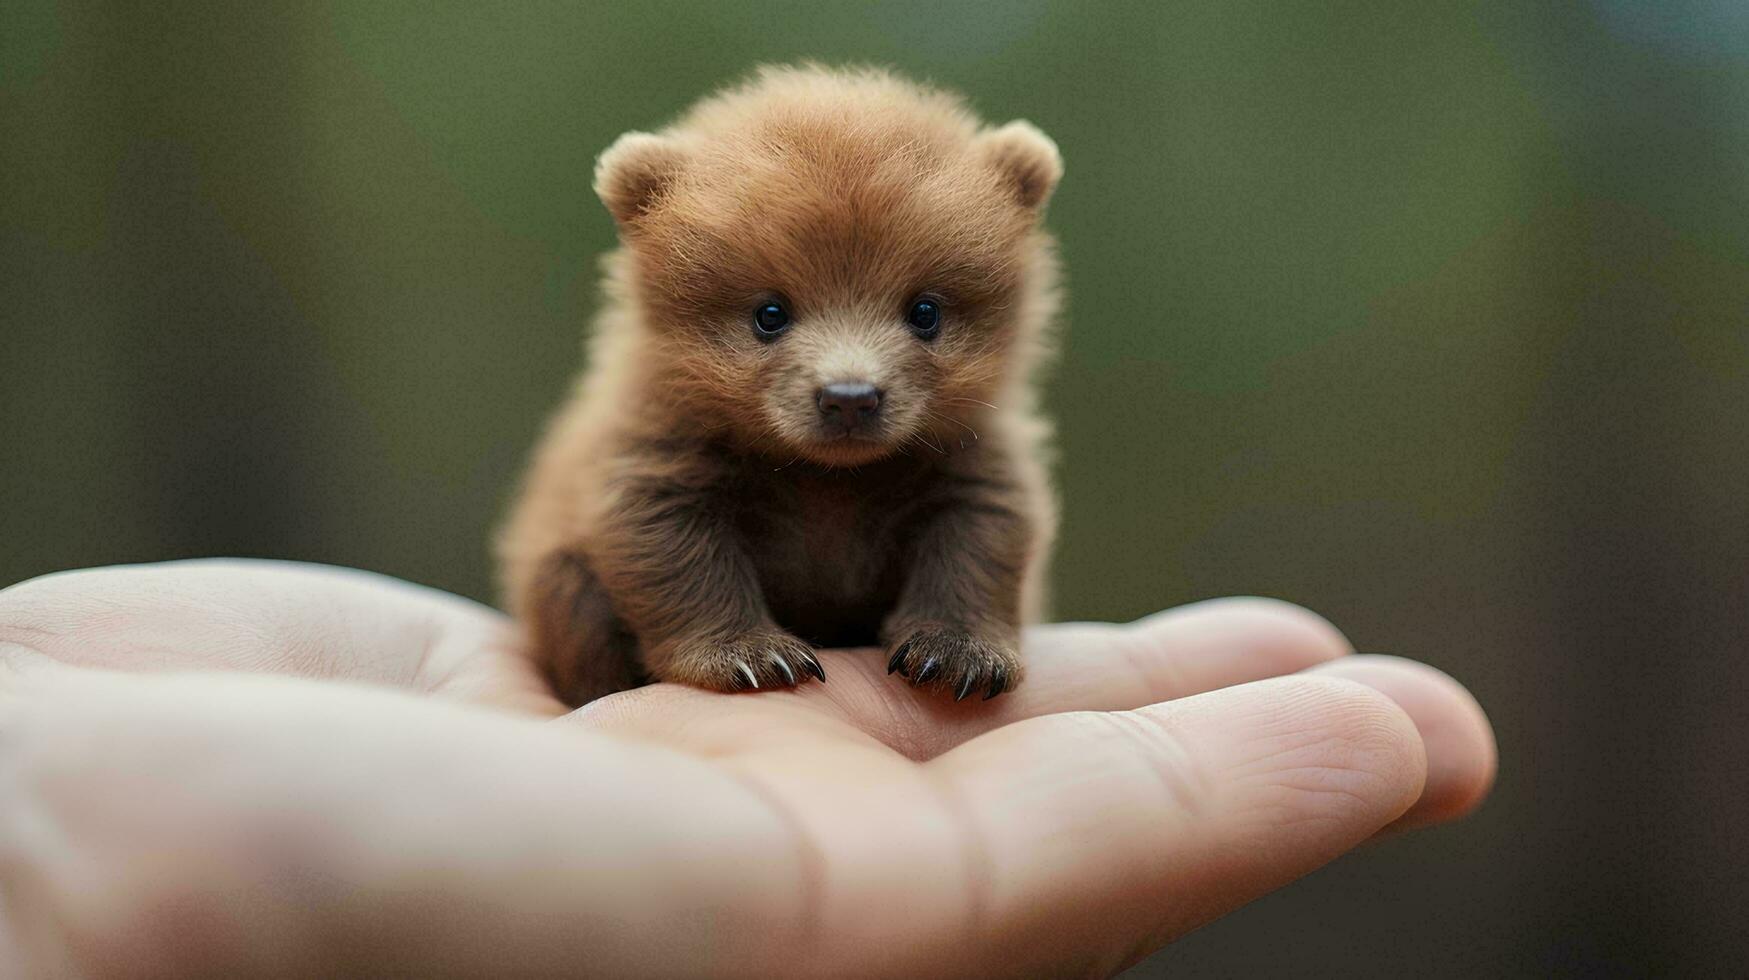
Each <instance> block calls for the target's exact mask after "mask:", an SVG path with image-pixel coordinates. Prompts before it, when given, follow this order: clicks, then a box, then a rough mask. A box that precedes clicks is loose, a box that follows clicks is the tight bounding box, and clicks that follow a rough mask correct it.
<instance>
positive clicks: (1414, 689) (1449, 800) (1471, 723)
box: [1308, 655, 1499, 827]
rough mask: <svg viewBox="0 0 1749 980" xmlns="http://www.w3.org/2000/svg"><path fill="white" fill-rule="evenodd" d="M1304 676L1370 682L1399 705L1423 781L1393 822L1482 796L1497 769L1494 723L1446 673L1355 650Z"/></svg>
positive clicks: (1416, 819)
mask: <svg viewBox="0 0 1749 980" xmlns="http://www.w3.org/2000/svg"><path fill="white" fill-rule="evenodd" d="M1308 675H1309V676H1312V675H1315V676H1321V677H1329V678H1342V679H1345V680H1349V681H1353V682H1356V683H1359V684H1363V685H1366V686H1367V687H1370V688H1373V689H1375V690H1377V691H1379V692H1381V693H1383V694H1384V695H1386V696H1387V697H1389V698H1390V699H1391V700H1392V701H1394V702H1396V703H1397V704H1398V705H1400V706H1401V707H1402V709H1403V711H1404V712H1406V713H1407V715H1408V717H1409V718H1410V719H1412V720H1413V723H1414V725H1415V729H1416V731H1417V732H1418V733H1419V735H1420V737H1421V741H1422V743H1423V744H1424V745H1425V746H1426V752H1427V784H1426V787H1425V788H1424V789H1423V791H1422V793H1421V796H1420V799H1418V800H1417V801H1416V802H1415V805H1414V806H1413V807H1411V808H1410V810H1409V812H1407V813H1405V814H1404V815H1403V817H1402V818H1401V819H1400V820H1399V821H1397V824H1396V825H1395V826H1398V827H1414V826H1422V825H1425V824H1433V823H1443V822H1445V821H1449V820H1455V819H1457V818H1459V817H1462V816H1464V815H1466V814H1469V813H1471V812H1473V811H1474V810H1475V809H1476V808H1477V807H1479V806H1481V804H1482V801H1483V800H1485V799H1487V796H1488V793H1489V791H1490V790H1491V789H1492V788H1493V785H1494V779H1495V777H1496V774H1497V772H1498V769H1499V750H1498V746H1497V745H1496V743H1495V740H1494V730H1493V726H1492V725H1491V724H1490V723H1489V721H1488V716H1487V714H1486V712H1484V711H1483V710H1482V706H1481V704H1480V703H1478V702H1477V701H1476V699H1475V697H1474V696H1473V695H1472V694H1471V693H1470V692H1469V690H1468V689H1466V688H1465V687H1464V686H1463V685H1462V684H1460V683H1458V682H1457V681H1456V680H1455V679H1453V678H1452V677H1451V675H1449V674H1447V673H1445V672H1444V671H1441V670H1439V669H1438V668H1435V667H1431V666H1429V665H1427V664H1423V663H1418V662H1416V661H1413V660H1406V659H1403V658H1401V657H1389V656H1378V655H1368V656H1357V657H1350V658H1347V659H1345V660H1343V661H1341V662H1339V663H1329V664H1324V665H1321V666H1319V667H1316V668H1313V669H1312V670H1311V671H1309V672H1308Z"/></svg>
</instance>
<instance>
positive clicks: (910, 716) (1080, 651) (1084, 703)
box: [797, 597, 1353, 759]
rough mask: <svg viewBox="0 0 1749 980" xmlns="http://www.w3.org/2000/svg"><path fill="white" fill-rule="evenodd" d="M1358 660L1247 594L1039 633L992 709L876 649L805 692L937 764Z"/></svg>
mask: <svg viewBox="0 0 1749 980" xmlns="http://www.w3.org/2000/svg"><path fill="white" fill-rule="evenodd" d="M1352 652H1353V647H1351V646H1350V645H1349V643H1348V640H1347V638H1346V637H1344V636H1343V635H1342V634H1341V633H1340V632H1339V631H1338V630H1337V629H1336V627H1334V626H1332V625H1331V624H1330V623H1329V621H1328V620H1326V619H1324V618H1323V617H1321V616H1319V615H1318V614H1316V613H1314V612H1311V611H1310V610H1307V609H1303V608H1301V607H1299V606H1296V605H1293V604H1292V603H1287V602H1281V601H1279V600H1275V599H1262V598H1250V597H1241V598H1228V599H1214V600H1209V601H1206V602H1197V603H1192V604H1190V605H1187V606H1181V607H1179V608H1177V609H1171V610H1168V611H1166V612H1162V613H1156V614H1154V615H1152V616H1149V617H1147V618H1145V619H1142V620H1139V621H1137V622H1134V623H1130V624H1127V625H1111V624H1105V623H1065V624H1061V625H1055V626H1040V627H1036V628H1034V629H1031V630H1029V631H1028V632H1027V635H1026V644H1025V649H1024V651H1023V655H1024V658H1025V661H1026V665H1027V679H1026V682H1025V683H1024V684H1022V685H1021V686H1020V687H1019V688H1018V689H1017V690H1015V691H1014V692H1013V693H1011V694H1006V695H1004V696H1002V697H999V698H996V699H994V700H990V701H965V702H955V701H952V700H949V699H946V698H935V697H928V696H925V695H919V694H918V693H916V692H915V691H913V690H911V689H910V688H909V687H908V686H907V685H903V684H901V683H899V682H898V680H897V679H896V678H890V677H887V676H886V673H885V667H884V666H883V663H884V661H883V660H882V658H881V656H880V655H879V654H878V653H874V652H868V653H860V652H859V653H858V655H857V656H855V657H854V658H852V657H846V656H842V655H840V656H836V657H834V658H833V659H831V660H828V661H827V663H828V664H829V665H830V669H831V671H832V674H831V677H832V681H833V683H832V684H828V685H825V686H824V687H822V688H818V689H806V690H802V691H798V692H797V693H798V694H800V695H801V696H803V697H804V698H807V699H809V700H811V701H813V702H815V703H820V704H824V705H828V706H830V707H831V708H832V709H834V710H835V711H837V712H838V713H839V715H840V717H841V718H842V719H843V720H846V721H849V722H850V723H851V724H853V725H855V726H857V727H858V728H860V729H862V730H864V731H867V732H869V733H870V734H872V735H874V736H875V737H877V738H879V739H881V740H882V741H883V742H885V743H886V744H888V745H890V746H892V747H893V748H895V749H897V750H898V751H900V752H902V753H904V754H905V755H907V756H909V757H911V758H913V759H928V758H932V757H934V756H936V755H939V754H940V753H942V752H945V751H947V750H948V749H950V748H952V747H953V746H955V745H958V744H959V743H961V742H963V741H965V740H966V739H968V738H972V737H974V736H976V735H980V734H982V733H984V732H987V731H990V730H992V729H996V728H1000V727H1002V726H1003V725H1007V724H1011V723H1013V722H1015V721H1020V720H1022V719H1026V718H1033V717H1037V716H1039V715H1045V714H1053V713H1057V712H1063V711H1118V710H1124V709H1128V708H1139V707H1142V706H1143V705H1149V704H1156V703H1159V702H1161V701H1170V700H1173V699H1174V698H1181V697H1186V696H1189V695H1192V694H1201V693H1203V692H1205V691H1213V690H1216V689H1219V688H1223V687H1229V686H1231V685H1234V684H1243V683H1246V682H1248V681H1255V680H1263V679H1265V678H1269V677H1277V676H1280V675H1282V674H1291V673H1294V672H1295V671H1299V670H1303V669H1305V668H1307V667H1310V666H1313V665H1315V664H1320V663H1324V662H1326V661H1330V660H1333V659H1336V658H1338V657H1343V656H1346V655H1347V654H1349V653H1352ZM846 661H848V663H846ZM841 664H843V665H844V666H842V667H841V666H840V665H841ZM841 675H844V676H845V677H846V678H847V680H846V681H845V682H843V683H841V682H840V676H841ZM834 685H836V686H834ZM810 687H811V686H810Z"/></svg>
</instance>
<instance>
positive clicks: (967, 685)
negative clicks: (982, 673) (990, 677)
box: [953, 674, 972, 701]
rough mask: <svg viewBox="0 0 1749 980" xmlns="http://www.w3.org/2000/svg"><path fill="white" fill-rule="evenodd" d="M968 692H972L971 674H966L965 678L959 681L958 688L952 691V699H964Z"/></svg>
mask: <svg viewBox="0 0 1749 980" xmlns="http://www.w3.org/2000/svg"><path fill="white" fill-rule="evenodd" d="M970 693H972V675H971V674H967V675H966V677H965V680H962V681H960V688H959V690H957V691H955V692H953V699H954V700H955V701H964V700H965V699H966V695H968V694H970Z"/></svg>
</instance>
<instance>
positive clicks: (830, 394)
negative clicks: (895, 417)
mask: <svg viewBox="0 0 1749 980" xmlns="http://www.w3.org/2000/svg"><path fill="white" fill-rule="evenodd" d="M816 401H818V402H819V405H820V414H821V415H822V416H823V417H825V419H826V421H827V423H829V424H832V425H840V426H843V427H844V428H845V429H853V428H855V427H856V426H858V425H861V424H863V423H865V422H867V421H869V420H870V419H872V418H874V417H875V413H876V412H879V411H880V410H881V390H880V389H879V388H876V387H875V386H874V385H871V384H860V383H858V384H830V385H827V386H826V387H824V388H821V389H820V393H819V395H818V396H816Z"/></svg>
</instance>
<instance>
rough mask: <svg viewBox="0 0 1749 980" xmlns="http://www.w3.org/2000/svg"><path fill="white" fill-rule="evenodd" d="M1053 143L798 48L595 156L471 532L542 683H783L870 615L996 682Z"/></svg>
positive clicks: (1042, 545) (1035, 540) (1026, 543)
mask: <svg viewBox="0 0 1749 980" xmlns="http://www.w3.org/2000/svg"><path fill="white" fill-rule="evenodd" d="M1061 174H1062V163H1061V160H1060V157H1059V155H1058V152H1057V148H1056V145H1055V144H1054V143H1052V142H1051V140H1050V139H1049V138H1048V137H1046V136H1045V135H1044V134H1043V133H1041V132H1039V131H1038V130H1037V129H1036V128H1034V127H1033V126H1032V125H1030V124H1028V123H1025V122H1011V123H1008V124H1006V125H1003V126H996V127H988V126H985V125H983V124H982V123H980V122H979V121H978V119H977V118H975V117H974V116H973V115H972V113H971V112H970V111H969V110H968V109H967V107H966V105H965V103H964V102H963V100H961V99H960V98H958V97H956V96H954V95H951V94H949V93H945V92H942V91H938V90H935V89H932V88H928V87H924V86H920V85H917V84H914V83H911V82H908V81H906V80H903V79H901V78H898V77H896V76H894V75H893V74H891V73H888V72H885V71H880V70H874V69H847V70H835V69H826V68H821V67H818V66H813V65H806V66H801V67H785V68H765V69H762V70H760V71H759V72H757V73H756V74H755V75H754V76H753V77H752V78H751V79H750V80H748V81H746V82H745V83H743V84H740V85H738V86H736V87H733V88H730V89H727V90H725V91H722V92H720V93H718V94H716V95H714V96H711V97H709V98H706V99H704V100H703V101H701V102H699V103H698V104H697V105H696V106H694V107H693V108H692V109H691V110H690V111H688V112H687V113H686V114H685V115H684V116H682V117H681V118H680V119H679V121H677V122H675V123H674V124H673V125H671V126H669V127H668V128H666V129H663V130H661V131H659V132H656V133H627V134H625V135H624V136H621V137H620V138H619V140H618V141H616V142H615V143H614V144H613V145H612V146H611V147H610V148H609V149H608V150H607V151H606V152H605V153H603V154H602V155H601V158H600V160H599V162H598V164H597V166H596V171H595V190H596V192H597V193H598V194H599V195H600V197H601V200H602V201H603V203H605V204H606V206H607V209H608V211H609V212H611V214H612V216H613V219H614V222H615V224H616V225H617V228H618V231H619V235H620V241H621V248H620V249H619V250H617V251H615V252H613V253H611V254H610V255H608V256H607V257H606V259H605V261H604V263H603V268H604V279H605V283H604V291H605V296H606V299H605V305H604V308H603V310H602V312H601V313H600V314H599V317H598V320H597V322H596V325H595V330H594V334H593V337H592V338H591V342H590V347H589V358H588V368H587V370H586V371H585V373H584V375H583V377H582V379H581V382H580V384H579V385H578V387H577V389H576V391H575V394H574V395H573V396H572V398H571V400H570V401H569V403H568V404H566V405H565V406H564V408H563V409H562V410H561V411H560V412H559V413H558V415H557V416H556V417H555V419H554V420H553V421H552V423H551V424H550V427H549V428H548V430H547V432H546V435H545V436H544V438H543V440H542V442H541V444H540V446H539V448H538V450H537V452H536V454H535V457H534V461H533V465H532V467H531V470H530V472H529V474H528V476H527V478H526V481H525V483H524V485H523V489H522V493H521V496H520V499H519V500H518V501H517V503H516V506H515V507H514V509H513V511H512V514H511V516H510V519H509V521H508V523H507V525H506V527H505V528H504V531H503V533H502V535H501V538H500V542H499V545H500V556H501V560H502V567H503V585H504V589H505V596H506V600H507V602H508V604H509V606H510V608H511V610H512V612H513V613H514V614H515V615H516V616H517V617H518V619H519V620H520V621H521V623H522V624H523V626H524V629H525V630H526V634H527V642H528V646H529V650H530V651H531V655H532V656H534V657H535V658H536V660H537V662H538V663H539V665H540V667H541V668H542V669H543V670H545V671H546V673H547V675H548V677H549V678H550V679H551V680H552V682H553V684H554V686H555V688H556V689H557V690H558V691H559V692H560V694H561V696H563V697H565V698H567V699H568V700H569V701H570V702H571V703H573V704H582V703H585V702H587V701H589V700H592V699H594V698H597V697H600V696H602V695H605V694H609V693H612V692H614V691H619V690H624V689H626V688H631V687H635V686H638V685H641V684H644V683H648V682H650V681H651V680H662V681H676V682H680V683H685V684H692V685H696V686H699V687H704V688H711V689H714V690H719V691H730V690H741V689H752V688H760V689H766V688H780V687H789V686H792V685H795V684H797V683H799V682H803V681H806V680H807V679H808V677H809V676H810V675H811V676H813V677H816V678H819V679H820V680H825V671H824V669H823V668H822V667H821V664H820V661H819V659H818V658H817V656H816V655H815V649H814V648H815V647H828V646H831V647H838V646H866V645H874V644H879V645H881V646H883V647H884V648H885V650H886V651H887V656H888V658H889V661H888V672H889V673H892V672H894V671H897V672H898V673H900V674H902V675H903V676H904V677H906V678H908V679H909V681H910V682H911V683H912V684H914V685H917V686H919V687H928V688H932V689H935V690H939V691H942V692H945V693H946V694H948V695H951V696H953V697H955V698H957V699H963V698H965V697H967V696H968V695H971V694H973V693H976V694H978V695H981V696H982V697H984V698H991V697H995V696H996V695H998V694H1001V693H1002V692H1003V691H1006V690H1011V689H1013V688H1014V686H1015V685H1016V684H1018V683H1019V682H1020V680H1021V677H1022V674H1023V669H1022V666H1021V661H1020V657H1019V650H1018V646H1019V640H1020V628H1021V625H1022V624H1023V623H1025V622H1028V621H1031V620H1033V619H1035V618H1036V617H1037V616H1038V615H1039V614H1040V613H1041V611H1042V609H1041V607H1042V605H1043V602H1044V594H1043V593H1044V581H1043V579H1044V576H1043V570H1044V565H1045V563H1046V560H1047V557H1048V554H1049V550H1050V545H1051V540H1052V537H1053V535H1054V532H1055V525H1056V507H1055V502H1054V498H1053V494H1052V492H1051V489H1050V486H1049V482H1048V479H1047V460H1046V456H1045V453H1046V451H1047V448H1048V436H1049V430H1048V427H1047V425H1046V424H1045V422H1044V421H1043V419H1042V418H1041V415H1040V412H1039V409H1038V407H1037V403H1036V397H1035V393H1034V390H1033V379H1032V375H1033V374H1034V372H1035V370H1036V368H1037V367H1038V365H1039V363H1040V361H1041V360H1042V358H1043V356H1044V355H1045V353H1046V350H1047V346H1048V345H1047V339H1048V333H1049V328H1050V326H1051V324H1052V322H1053V320H1054V319H1055V314H1056V311H1057V306H1058V302H1059V292H1058V286H1057V282H1058V273H1057V261H1056V254H1055V246H1054V243H1053V241H1052V239H1051V238H1050V236H1049V235H1048V234H1046V232H1045V231H1044V230H1043V229H1042V228H1041V227H1040V217H1041V214H1042V212H1043V209H1044V207H1045V204H1046V201H1047V200H1048V199H1049V198H1050V195H1051V192H1052V190H1053V189H1055V187H1056V184H1057V180H1058V178H1059V177H1060V176H1061Z"/></svg>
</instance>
